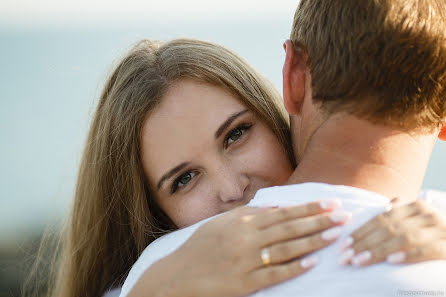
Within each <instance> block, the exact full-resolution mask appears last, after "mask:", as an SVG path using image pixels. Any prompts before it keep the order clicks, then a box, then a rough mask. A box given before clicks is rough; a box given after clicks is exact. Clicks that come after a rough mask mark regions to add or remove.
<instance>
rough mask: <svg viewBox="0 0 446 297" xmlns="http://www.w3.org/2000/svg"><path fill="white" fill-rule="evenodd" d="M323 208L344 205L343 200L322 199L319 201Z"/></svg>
mask: <svg viewBox="0 0 446 297" xmlns="http://www.w3.org/2000/svg"><path fill="white" fill-rule="evenodd" d="M319 205H320V206H321V208H322V209H335V208H339V207H341V206H342V202H341V200H339V199H330V200H322V201H321V202H319Z"/></svg>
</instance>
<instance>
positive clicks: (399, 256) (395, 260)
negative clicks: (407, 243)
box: [387, 252, 406, 264]
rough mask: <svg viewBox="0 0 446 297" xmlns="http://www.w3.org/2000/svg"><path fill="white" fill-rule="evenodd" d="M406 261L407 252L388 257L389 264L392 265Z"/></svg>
mask: <svg viewBox="0 0 446 297" xmlns="http://www.w3.org/2000/svg"><path fill="white" fill-rule="evenodd" d="M404 260H406V253H405V252H396V253H393V254H390V255H388V256H387V262H389V263H391V264H398V263H401V262H403V261H404Z"/></svg>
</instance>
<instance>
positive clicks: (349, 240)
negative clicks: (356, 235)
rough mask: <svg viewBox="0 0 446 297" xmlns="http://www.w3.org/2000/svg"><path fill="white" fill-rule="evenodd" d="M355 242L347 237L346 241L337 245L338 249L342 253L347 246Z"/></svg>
mask: <svg viewBox="0 0 446 297" xmlns="http://www.w3.org/2000/svg"><path fill="white" fill-rule="evenodd" d="M354 241H355V240H354V239H353V237H351V236H349V237H347V238H346V239H344V240H343V241H342V242H341V244H340V245H339V249H340V250H341V252H342V251H344V250H345V249H346V248H348V247H349V246H351V245H352V244H353V242H354Z"/></svg>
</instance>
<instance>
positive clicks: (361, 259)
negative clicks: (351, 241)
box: [352, 251, 372, 266]
mask: <svg viewBox="0 0 446 297" xmlns="http://www.w3.org/2000/svg"><path fill="white" fill-rule="evenodd" d="M371 258H372V253H371V252H369V251H363V252H362V253H359V254H358V255H356V256H354V257H353V259H352V264H353V265H354V266H361V265H362V264H364V263H366V262H368V261H369V260H370V259H371Z"/></svg>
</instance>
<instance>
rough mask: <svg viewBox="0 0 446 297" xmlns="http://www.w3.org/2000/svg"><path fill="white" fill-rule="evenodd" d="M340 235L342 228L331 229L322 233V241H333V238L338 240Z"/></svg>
mask: <svg viewBox="0 0 446 297" xmlns="http://www.w3.org/2000/svg"><path fill="white" fill-rule="evenodd" d="M341 233H342V228H341V227H339V226H338V227H333V228H330V229H327V230H325V231H324V232H322V235H321V237H322V239H324V240H333V239H335V238H338V237H339V236H340V235H341Z"/></svg>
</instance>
